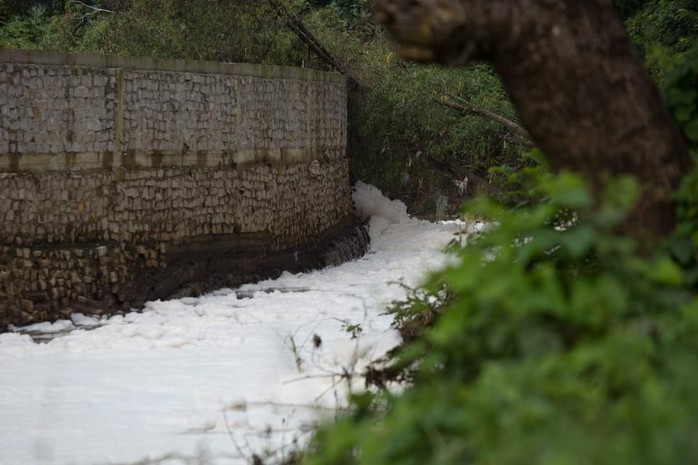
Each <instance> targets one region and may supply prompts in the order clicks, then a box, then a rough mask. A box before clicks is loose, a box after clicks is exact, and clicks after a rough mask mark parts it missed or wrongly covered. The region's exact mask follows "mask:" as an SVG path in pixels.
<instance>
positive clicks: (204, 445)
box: [0, 185, 464, 465]
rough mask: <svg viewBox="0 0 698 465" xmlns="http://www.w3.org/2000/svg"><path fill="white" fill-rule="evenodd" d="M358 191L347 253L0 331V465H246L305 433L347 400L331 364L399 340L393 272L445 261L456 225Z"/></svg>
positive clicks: (404, 275) (350, 364) (361, 359)
mask: <svg viewBox="0 0 698 465" xmlns="http://www.w3.org/2000/svg"><path fill="white" fill-rule="evenodd" d="M356 197H357V204H358V205H359V206H360V207H361V209H362V210H363V211H364V213H367V214H372V215H375V216H373V218H372V220H371V222H370V226H371V236H372V246H371V251H370V252H369V253H368V254H367V255H366V256H365V257H363V258H361V259H359V260H356V261H353V262H350V263H345V264H343V265H341V266H338V267H334V268H327V269H323V270H319V271H315V272H311V273H303V274H296V275H293V274H288V273H286V274H284V275H282V276H281V277H280V278H279V279H276V280H270V281H263V282H259V283H256V284H250V285H246V286H243V287H242V288H240V289H236V290H232V289H222V290H220V291H217V292H214V293H211V294H208V295H206V296H203V297H199V298H184V299H179V300H171V301H166V302H160V301H158V302H151V303H149V304H148V305H147V307H146V309H145V310H144V311H143V312H138V313H136V312H134V313H130V314H126V315H120V316H114V317H111V318H108V319H102V320H96V319H92V318H87V317H84V316H81V315H73V318H72V320H70V321H62V322H57V323H53V324H49V323H45V324H40V325H34V326H33V327H31V328H25V329H24V330H23V331H24V333H23V332H15V333H5V334H1V335H0V464H2V465H29V464H60V465H68V464H75V465H88V464H89V465H97V464H114V463H119V464H122V463H123V464H126V463H136V462H139V461H143V460H154V461H158V463H171V464H174V463H189V462H191V463H199V462H198V461H201V462H202V463H216V464H228V463H231V464H245V463H249V461H250V459H251V457H252V454H258V455H260V456H263V455H264V454H265V453H270V454H275V455H276V456H277V457H280V456H283V454H285V453H287V451H288V450H289V447H293V445H294V441H297V442H299V443H302V442H303V441H304V440H305V439H306V438H307V436H308V434H309V432H310V431H311V430H312V426H313V425H314V424H315V423H316V422H317V421H318V420H319V419H321V418H324V417H326V418H332V416H333V415H334V412H335V409H336V408H337V407H341V406H342V405H343V404H344V400H345V398H346V392H347V382H346V379H343V378H342V377H341V376H340V375H341V373H343V372H349V373H360V372H361V370H362V368H363V367H364V366H365V365H366V364H367V363H368V362H369V361H371V360H373V359H375V358H377V357H379V356H380V355H382V354H383V353H384V352H385V351H387V350H389V349H391V348H392V347H393V346H394V345H396V344H397V343H398V342H399V336H398V335H397V333H396V332H395V331H393V330H392V329H391V328H390V323H391V318H390V317H389V316H386V315H383V314H382V313H383V310H384V308H385V306H386V305H387V304H388V303H390V302H391V301H392V300H394V299H400V298H402V297H403V296H404V292H405V291H404V290H403V289H402V288H401V287H400V286H398V285H395V282H397V281H402V282H403V283H405V284H407V285H416V284H418V283H419V282H420V280H421V279H422V278H423V277H424V275H425V273H426V272H427V270H429V269H434V268H436V267H439V266H441V265H442V264H443V263H444V262H445V260H446V257H445V255H444V254H443V253H442V250H443V247H444V246H445V245H446V244H447V243H448V242H449V241H450V240H452V239H453V238H454V233H458V232H461V231H462V229H463V227H464V226H463V224H462V223H458V222H454V223H445V224H433V223H427V222H420V221H417V220H413V219H409V218H408V217H407V215H406V214H405V212H404V206H403V205H401V204H399V203H396V202H390V201H388V200H387V199H384V198H382V197H380V196H379V195H378V192H377V191H376V190H374V189H372V188H370V187H368V186H365V185H360V186H358V188H357V193H356ZM353 325H359V327H360V329H361V331H362V333H361V334H360V336H359V337H357V338H352V334H351V331H348V330H351V329H354V331H356V330H357V328H358V327H356V326H353ZM352 326H353V328H352ZM27 331H28V332H29V333H30V334H27V333H26V332H27ZM353 381H354V382H353V385H354V387H361V385H362V383H361V381H360V380H357V379H354V380H353ZM160 459H162V460H160ZM188 460H189V462H188ZM142 463H144V462H142Z"/></svg>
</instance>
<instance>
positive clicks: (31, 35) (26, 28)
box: [0, 7, 50, 49]
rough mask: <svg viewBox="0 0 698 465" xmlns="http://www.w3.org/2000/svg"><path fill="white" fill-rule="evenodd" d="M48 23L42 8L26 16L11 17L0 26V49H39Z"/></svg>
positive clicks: (46, 15)
mask: <svg viewBox="0 0 698 465" xmlns="http://www.w3.org/2000/svg"><path fill="white" fill-rule="evenodd" d="M49 21H50V19H49V17H48V14H47V11H46V10H45V9H44V8H42V7H36V8H33V9H31V10H30V11H29V12H28V14H26V15H17V16H13V17H12V19H10V20H9V21H7V22H6V23H4V24H2V25H1V26H0V47H6V48H29V49H37V48H41V43H42V40H43V37H44V35H45V34H46V31H47V29H48V26H49Z"/></svg>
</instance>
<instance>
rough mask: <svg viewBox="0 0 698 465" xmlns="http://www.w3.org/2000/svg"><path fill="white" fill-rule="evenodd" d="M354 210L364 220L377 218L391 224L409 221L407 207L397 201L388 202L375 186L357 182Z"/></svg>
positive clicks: (354, 194)
mask: <svg viewBox="0 0 698 465" xmlns="http://www.w3.org/2000/svg"><path fill="white" fill-rule="evenodd" d="M352 197H353V198H354V209H355V211H356V213H357V214H358V215H359V216H362V217H364V218H369V217H375V216H379V217H381V218H385V219H386V220H388V222H389V223H391V224H397V223H401V222H402V221H405V220H407V219H409V215H407V206H406V205H405V204H404V203H403V202H401V201H399V200H390V199H389V198H387V197H386V196H384V195H383V193H382V192H381V191H380V189H378V188H377V187H375V186H371V185H370V184H366V183H364V182H361V181H357V182H356V184H355V185H354V193H353V195H352Z"/></svg>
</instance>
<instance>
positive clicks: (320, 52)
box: [269, 0, 363, 87]
mask: <svg viewBox="0 0 698 465" xmlns="http://www.w3.org/2000/svg"><path fill="white" fill-rule="evenodd" d="M269 3H270V4H271V5H272V6H273V7H274V9H275V10H276V12H277V13H278V14H279V15H280V16H281V17H282V18H283V19H284V20H285V21H286V24H287V25H288V26H289V28H290V29H291V30H292V31H293V32H294V34H296V36H297V37H298V38H299V39H301V40H302V41H303V42H304V43H305V44H306V45H307V46H308V47H309V48H310V49H311V50H312V51H313V53H315V55H317V56H318V58H320V59H321V60H322V61H324V62H325V63H327V64H328V65H330V66H331V67H332V68H333V69H334V70H335V71H337V72H339V73H341V74H343V75H345V76H346V77H347V78H348V79H350V80H351V81H352V82H353V83H355V84H357V85H358V86H359V87H363V84H362V83H361V80H360V79H359V78H358V76H356V74H355V73H354V72H353V71H352V70H351V69H350V68H349V67H348V66H347V65H346V64H344V63H341V62H340V61H338V60H337V59H335V57H334V56H333V55H332V54H331V53H330V52H329V51H328V50H327V49H326V48H325V47H324V46H323V45H322V43H321V42H320V41H319V40H318V39H317V37H315V35H314V34H313V33H312V32H310V31H309V30H308V28H306V27H305V25H304V24H303V21H301V19H300V18H299V17H298V16H296V15H295V14H294V13H293V12H292V11H291V10H290V9H289V8H288V7H287V6H286V4H285V3H283V0H269Z"/></svg>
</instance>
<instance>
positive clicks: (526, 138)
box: [436, 94, 535, 147]
mask: <svg viewBox="0 0 698 465" xmlns="http://www.w3.org/2000/svg"><path fill="white" fill-rule="evenodd" d="M436 101H437V102H438V103H440V104H441V105H444V106H446V107H448V108H452V109H454V110H456V111H458V112H460V113H463V114H466V115H474V116H480V117H482V118H487V119H489V120H491V121H494V122H496V123H499V124H501V125H502V126H504V127H505V128H507V129H509V130H510V131H511V132H512V133H514V134H515V135H516V136H517V138H518V140H517V142H518V143H520V144H522V145H525V146H527V147H534V146H535V144H534V143H533V140H532V139H531V135H530V134H529V133H528V131H526V130H525V129H524V128H523V127H522V126H521V125H519V124H517V123H515V122H514V121H512V120H510V119H509V118H505V117H504V116H502V115H499V114H497V113H495V112H493V111H490V110H486V109H484V108H476V107H473V106H472V105H470V104H469V103H468V102H466V101H465V100H464V99H462V98H460V97H456V96H455V95H453V94H444V95H442V96H441V98H439V99H437V100H436Z"/></svg>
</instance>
